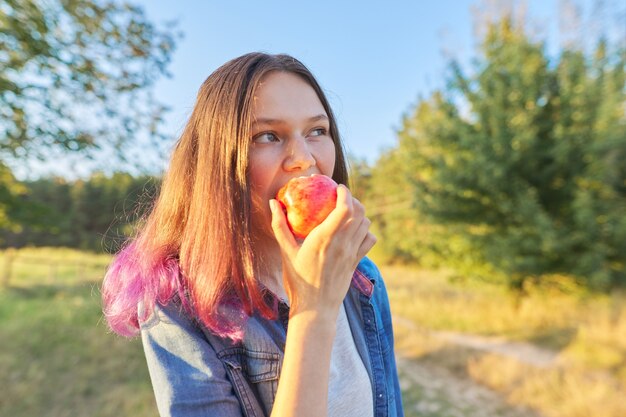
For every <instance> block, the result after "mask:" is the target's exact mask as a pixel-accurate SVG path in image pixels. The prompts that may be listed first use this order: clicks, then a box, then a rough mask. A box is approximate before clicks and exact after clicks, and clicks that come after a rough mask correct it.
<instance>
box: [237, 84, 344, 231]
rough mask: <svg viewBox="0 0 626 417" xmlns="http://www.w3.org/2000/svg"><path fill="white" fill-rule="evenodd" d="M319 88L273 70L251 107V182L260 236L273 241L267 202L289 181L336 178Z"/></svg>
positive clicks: (254, 216) (254, 221) (327, 126)
mask: <svg viewBox="0 0 626 417" xmlns="http://www.w3.org/2000/svg"><path fill="white" fill-rule="evenodd" d="M329 127H330V125H329V120H328V115H327V114H326V111H325V110H324V106H322V103H321V101H320V100H319V98H318V97H317V94H316V93H315V90H313V88H312V87H311V86H310V85H309V84H308V83H307V82H306V81H304V80H303V79H302V78H300V77H299V76H298V75H295V74H292V73H289V72H271V73H269V74H267V75H266V76H264V77H263V78H262V79H261V82H260V84H259V86H258V88H257V94H256V95H255V97H254V98H253V104H252V127H251V141H252V142H251V144H250V150H249V164H248V172H249V180H250V187H251V194H252V210H253V212H252V223H253V224H252V227H253V233H254V234H255V237H256V238H262V237H263V236H265V237H270V238H271V239H273V238H274V234H273V232H272V230H271V226H270V224H271V212H270V209H269V200H270V199H272V198H275V196H276V193H277V192H278V190H279V189H280V188H281V187H282V186H283V185H284V184H285V183H287V181H289V180H290V179H291V178H294V177H299V176H305V175H311V174H324V175H327V176H329V177H330V176H332V174H333V170H334V167H335V144H334V142H333V139H332V138H331V137H330V133H329Z"/></svg>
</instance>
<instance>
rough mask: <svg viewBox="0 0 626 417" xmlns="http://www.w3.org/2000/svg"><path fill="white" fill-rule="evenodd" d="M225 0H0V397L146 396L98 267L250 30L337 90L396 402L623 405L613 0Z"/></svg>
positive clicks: (624, 246) (466, 406)
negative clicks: (388, 318) (109, 321)
mask: <svg viewBox="0 0 626 417" xmlns="http://www.w3.org/2000/svg"><path fill="white" fill-rule="evenodd" d="M226 3H227V2H217V1H199V0H196V1H193V0H180V1H178V2H166V1H148V0H134V1H129V2H123V1H117V0H116V1H108V0H101V1H99V0H2V1H0V386H1V387H2V388H3V391H4V392H3V395H2V396H0V416H12V417H25V416H55V417H57V416H120V415H132V416H149V415H156V414H157V411H156V405H155V401H154V398H153V394H152V391H151V386H150V381H149V376H148V373H147V369H146V365H145V360H144V358H143V354H142V351H141V344H140V342H139V341H138V340H126V339H123V338H121V337H118V336H115V335H113V334H111V333H109V332H108V329H107V327H106V324H105V323H104V319H103V317H102V313H101V305H100V294H99V286H100V282H101V280H102V277H103V274H104V271H105V269H106V265H107V264H108V262H110V259H111V256H112V254H113V253H115V252H116V251H117V250H118V249H119V248H120V245H122V244H123V243H124V241H125V240H126V239H127V238H128V237H129V236H132V233H133V230H134V227H135V226H136V224H137V222H138V219H140V217H141V215H142V214H144V213H145V212H146V210H147V209H148V208H149V207H150V202H151V200H152V199H153V198H154V196H155V195H156V193H157V192H158V189H159V184H160V176H161V175H162V173H163V170H164V169H165V167H166V166H167V160H168V155H169V152H170V150H171V148H172V146H173V144H174V142H175V140H176V138H177V135H178V134H179V133H180V131H181V129H182V127H183V126H184V123H185V121H186V118H187V117H188V116H189V114H190V111H191V109H192V107H193V102H194V98H195V94H196V91H197V89H198V88H199V86H200V84H201V83H202V81H203V80H204V79H205V78H206V77H207V76H208V75H209V74H210V73H211V72H212V71H213V70H215V69H216V68H217V67H219V66H220V65H221V64H223V63H224V62H225V61H227V60H229V59H231V58H234V57H236V56H238V55H241V54H243V53H246V52H250V51H257V50H260V51H265V52H270V53H282V52H284V53H289V54H291V55H294V56H295V57H297V58H298V59H300V60H301V61H303V62H304V63H305V64H306V65H307V66H308V67H309V68H310V69H311V70H312V72H313V73H314V74H315V75H316V76H317V77H318V79H319V81H320V83H321V84H322V86H323V87H324V89H325V90H326V92H327V94H328V95H329V98H330V101H331V104H332V105H333V108H334V110H335V112H336V115H337V118H338V122H339V127H340V131H341V133H342V135H343V140H344V141H345V144H346V149H347V151H348V154H349V155H350V165H351V184H350V186H351V188H352V190H353V193H354V194H355V195H356V196H357V197H358V198H359V199H360V200H361V201H363V202H364V204H365V206H366V208H367V214H368V216H369V217H370V219H371V220H372V222H373V229H374V232H375V234H376V235H377V237H378V243H377V245H376V246H375V247H374V249H373V250H372V252H371V254H370V256H371V257H372V258H373V259H374V260H375V261H376V262H377V264H378V265H379V266H380V268H381V270H382V272H383V275H384V276H385V278H386V282H387V286H388V290H389V294H390V299H391V307H392V312H393V315H394V329H395V332H396V350H397V356H398V362H399V369H400V377H401V384H402V390H403V394H404V402H405V413H406V415H407V416H430V417H443V416H480V417H490V416H531V417H532V416H537V417H541V416H545V417H553V416H554V417H583V416H585V417H591V416H593V417H618V416H620V417H621V416H624V415H626V402H625V401H624V395H625V394H626V291H625V290H626V3H624V2H623V1H609V0H604V1H602V0H584V1H583V0H578V1H575V0H559V1H557V0H546V1H539V0H536V1H531V0H528V1H521V0H520V1H513V0H502V1H494V0H491V1H487V0H484V1H480V0H475V1H471V0H459V1H452V0H446V1H439V2H417V1H415V2H414V1H406V0H405V1H401V0H391V1H388V2H385V3H383V2H373V1H372V2H368V1H360V2H356V1H343V2H331V1H328V0H321V1H318V2H315V3H303V4H298V5H296V4H292V3H293V2H287V1H282V0H280V1H279V0H268V1H265V2H263V3H257V2H231V4H226ZM431 3H432V4H431Z"/></svg>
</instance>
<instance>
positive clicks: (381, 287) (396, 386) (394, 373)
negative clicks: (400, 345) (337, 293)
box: [359, 258, 404, 417]
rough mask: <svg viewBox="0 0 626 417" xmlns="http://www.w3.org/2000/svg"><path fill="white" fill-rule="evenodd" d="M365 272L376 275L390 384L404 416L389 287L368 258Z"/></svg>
mask: <svg viewBox="0 0 626 417" xmlns="http://www.w3.org/2000/svg"><path fill="white" fill-rule="evenodd" d="M359 266H360V267H361V268H362V269H363V270H364V272H365V273H366V274H367V275H369V276H372V277H376V287H375V291H376V297H377V299H378V303H379V307H380V318H381V322H382V325H383V329H384V335H385V336H386V338H387V342H388V344H389V357H388V358H386V364H388V366H389V372H390V376H391V379H392V381H393V382H391V381H390V385H393V390H394V400H395V409H396V414H395V416H396V417H404V409H403V407H402V391H401V389H400V381H399V378H398V367H397V365H396V356H395V350H394V336H393V324H392V317H391V308H390V305H389V295H388V294H387V287H386V286H385V281H384V280H383V277H382V275H381V273H380V271H379V270H378V267H377V266H376V265H375V264H374V262H372V261H371V260H370V259H368V258H364V259H363V261H362V262H361V264H360V265H359ZM390 388H391V387H390Z"/></svg>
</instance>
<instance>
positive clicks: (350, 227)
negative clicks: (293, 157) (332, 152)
mask: <svg viewBox="0 0 626 417" xmlns="http://www.w3.org/2000/svg"><path fill="white" fill-rule="evenodd" d="M270 206H271V209H272V228H273V230H274V234H275V236H276V240H277V241H278V244H279V245H280V248H281V253H282V271H283V282H284V286H285V291H286V292H287V296H288V297H289V302H290V313H289V314H290V317H289V329H288V331H287V341H286V346H285V356H284V359H283V368H282V371H281V375H280V381H279V383H278V391H277V394H276V399H275V401H274V408H273V410H272V415H273V416H281V417H289V416H301V417H307V416H315V417H319V416H325V415H326V413H327V403H328V378H329V372H330V356H331V352H332V345H333V340H334V337H335V330H336V320H337V315H338V312H339V308H340V306H341V303H342V302H343V299H344V297H345V295H346V293H347V291H348V288H349V286H350V281H351V279H352V274H353V272H354V270H355V268H356V266H357V264H358V262H359V260H360V259H361V258H362V257H363V256H365V254H366V253H367V252H368V251H369V250H370V249H371V247H372V246H373V245H374V243H375V242H376V239H375V238H374V236H373V235H371V234H370V233H369V231H368V230H369V225H370V222H369V220H368V219H367V218H366V217H365V211H364V209H363V206H362V205H361V204H360V203H359V202H358V201H357V200H355V199H353V198H352V196H351V195H350V192H349V191H348V189H347V188H345V187H344V186H339V187H338V189H337V206H336V208H335V209H334V210H333V212H331V213H330V215H329V216H328V218H327V219H326V220H325V221H324V222H323V223H322V224H320V225H319V226H318V227H316V228H315V229H314V230H313V231H312V232H311V234H309V236H307V238H306V239H305V240H304V241H303V242H297V241H296V240H295V239H294V237H293V235H292V234H291V232H290V231H289V228H288V226H287V224H286V220H285V216H284V214H283V212H282V211H281V210H280V208H278V206H277V204H276V201H271V202H270Z"/></svg>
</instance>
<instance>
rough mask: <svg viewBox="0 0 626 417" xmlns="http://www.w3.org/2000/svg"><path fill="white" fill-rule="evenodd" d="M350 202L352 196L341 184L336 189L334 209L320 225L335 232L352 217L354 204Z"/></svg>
mask: <svg viewBox="0 0 626 417" xmlns="http://www.w3.org/2000/svg"><path fill="white" fill-rule="evenodd" d="M352 200H353V199H352V195H351V194H350V191H349V190H348V188H347V187H346V186H345V185H343V184H339V186H338V187H337V202H336V204H335V208H334V209H333V211H331V212H330V214H329V215H328V217H326V220H324V221H323V222H322V223H325V224H326V225H328V227H331V228H332V230H337V229H338V228H339V227H340V226H341V225H342V224H343V223H345V222H346V220H348V219H349V218H350V217H351V216H352V211H353V209H354V208H353V204H354V203H353V201H352Z"/></svg>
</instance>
